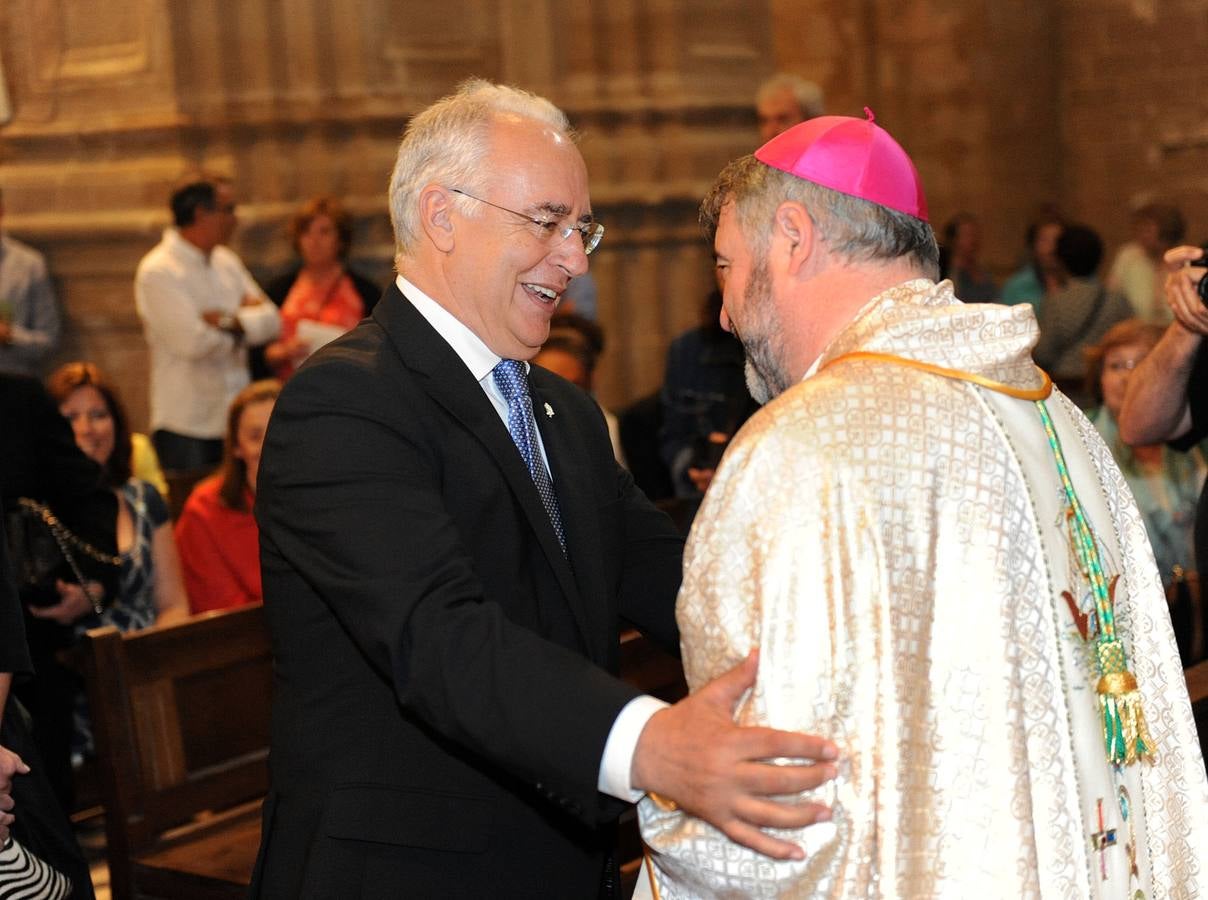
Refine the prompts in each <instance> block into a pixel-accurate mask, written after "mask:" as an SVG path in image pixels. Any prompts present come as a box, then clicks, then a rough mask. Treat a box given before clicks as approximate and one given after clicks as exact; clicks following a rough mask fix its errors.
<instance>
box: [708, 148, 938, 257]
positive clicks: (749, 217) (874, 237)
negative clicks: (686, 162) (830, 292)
mask: <svg viewBox="0 0 1208 900" xmlns="http://www.w3.org/2000/svg"><path fill="white" fill-rule="evenodd" d="M730 201H733V202H734V212H735V214H736V215H737V217H738V224H739V227H740V228H741V230H742V233H743V237H744V238H745V239H746V241H747V243H748V245H749V246H750V247H751V249H752V250H753V251H754V252H755V253H756V254H757V255H758V256H760V257H762V256H763V255H764V254H765V253H766V252H767V249H768V245H769V243H770V238H771V233H772V225H773V222H774V220H775V215H776V209H777V207H779V206H780V204H781V203H784V202H786V201H788V202H796V203H800V204H801V205H802V206H804V207H805V210H806V212H808V213H809V216H810V219H811V220H812V221H813V223H814V227H815V228H817V229H818V233H819V235H820V236H821V237H822V239H823V240H824V241H825V242H826V244H827V246H828V247H829V249H830V251H831V252H832V253H834V254H835V255H836V256H838V257H839V258H841V259H843V260H845V261H846V262H849V263H855V262H870V261H875V260H893V259H899V258H902V257H909V258H911V259H912V260H913V261H914V262H915V264H916V265H918V266H919V267H920V268H921V269H922V270H923V271H924V272H925V273H926V274H927V275H928V276H929V277H931V278H937V277H939V257H940V251H939V247H938V245H937V244H936V242H935V233H934V232H933V231H932V230H931V226H930V225H928V224H927V223H926V222H924V221H923V220H922V219H916V218H915V217H914V216H908V215H906V214H905V213H902V212H898V211H897V210H895V209H889V208H888V207H885V206H881V205H880V204H877V203H873V202H871V201H869V200H862V199H860V198H859V197H852V196H850V195H849V194H842V193H840V192H839V191H833V190H831V189H830V188H826V187H822V185H820V184H815V183H814V182H812V181H806V180H805V179H804V178H798V177H797V176H796V175H792V174H790V173H788V172H782V171H780V170H779V169H773V168H772V167H771V166H769V165H767V164H765V163H762V162H760V161H759V160H757V159H756V158H755V157H754V156H753V155H749V154H748V155H747V156H743V157H740V158H739V159H736V160H734V162H732V163H730V164H729V165H728V166H726V167H725V168H724V169H723V170H722V172H721V174H720V175H718V176H717V181H715V182H714V184H713V187H712V188H711V189H710V190H709V193H708V194H707V195H706V196H705V199H704V201H703V202H702V203H701V207H700V223H701V226H702V227H703V228H704V229H705V233H706V234H707V235H708V238H709V241H710V243H712V241H713V238H714V235H715V234H716V233H717V220H718V218H719V217H720V216H721V209H722V207H723V206H725V205H726V203H728V202H730Z"/></svg>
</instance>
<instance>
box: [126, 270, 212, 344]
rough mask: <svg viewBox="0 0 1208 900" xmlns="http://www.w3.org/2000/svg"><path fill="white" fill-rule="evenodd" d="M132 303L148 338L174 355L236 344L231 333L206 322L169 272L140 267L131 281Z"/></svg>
mask: <svg viewBox="0 0 1208 900" xmlns="http://www.w3.org/2000/svg"><path fill="white" fill-rule="evenodd" d="M134 303H135V306H136V307H137V308H138V314H139V316H140V317H142V320H143V324H144V325H145V326H146V328H147V336H148V338H150V339H151V340H152V341H153V342H154V343H156V344H159V345H161V346H163V347H165V348H166V349H167V350H168V351H169V352H170V353H172V354H173V355H175V356H181V357H184V358H185V359H202V358H204V357H206V356H209V355H210V354H211V353H214V352H216V351H229V350H231V349H232V348H233V347H234V345H235V339H234V338H233V337H232V336H231V335H229V334H227V333H225V332H223V331H220V330H219V329H217V328H213V327H211V326H210V325H207V324H206V322H205V321H204V320H203V319H202V318H201V316H200V315H199V314H198V312H197V310H196V309H195V308H194V306H193V302H192V300H191V299H190V298H189V296H188V294H186V293H185V292H184V291H183V290H181V287H180V284H179V280H178V279H177V278H176V277H175V276H174V275H173V274H172V273H170V272H165V271H157V270H155V269H151V270H144V271H140V272H139V273H138V275H137V277H136V278H135V281H134Z"/></svg>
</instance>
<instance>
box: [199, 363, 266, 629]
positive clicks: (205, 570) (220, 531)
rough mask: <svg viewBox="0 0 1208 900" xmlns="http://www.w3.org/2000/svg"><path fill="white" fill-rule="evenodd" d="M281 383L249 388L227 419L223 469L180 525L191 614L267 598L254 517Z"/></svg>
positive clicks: (205, 484)
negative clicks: (271, 417) (262, 451)
mask: <svg viewBox="0 0 1208 900" xmlns="http://www.w3.org/2000/svg"><path fill="white" fill-rule="evenodd" d="M280 392H281V383H280V382H279V381H275V380H273V379H267V380H265V381H256V382H253V383H252V384H249V385H248V386H247V387H245V388H244V389H243V390H242V391H240V392H239V394H238V395H237V396H236V397H235V399H234V401H233V402H232V403H231V409H230V412H229V413H228V415H227V431H226V443H225V446H224V449H223V456H222V468H220V469H219V470H218V472H217V474H215V475H211V476H210V477H209V478H207V479H205V480H204V481H202V482H200V483H199V484H198V485H197V487H195V488H194V489H193V493H192V494H190V495H189V499H188V501H187V502H186V503H185V507H184V510H183V511H182V512H181V514H180V519H179V520H178V521H177V523H176V545H177V548H178V549H179V550H180V562H181V568H182V569H183V570H184V576H185V588H186V589H187V591H188V594H189V611H190V612H193V613H199V612H205V611H206V610H211V609H228V608H230V607H233V606H243V605H244V604H248V603H259V602H261V600H262V595H261V591H260V534H259V531H258V530H257V528H256V519H255V518H254V517H253V516H252V504H253V503H254V502H255V499H256V472H257V470H258V469H259V467H260V448H261V447H262V446H263V445H264V431H265V428H267V427H268V418H269V415H270V414H271V413H272V411H273V404H274V403H276V401H277V395H278V394H279V393H280Z"/></svg>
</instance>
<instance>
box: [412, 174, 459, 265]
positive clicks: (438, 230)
mask: <svg viewBox="0 0 1208 900" xmlns="http://www.w3.org/2000/svg"><path fill="white" fill-rule="evenodd" d="M452 212H453V198H452V197H451V196H450V195H449V192H448V191H447V190H445V188H443V187H441V186H440V185H438V184H430V185H428V186H427V187H426V188H424V189H423V190H422V191H420V194H419V227H420V228H422V229H423V232H424V235H425V236H426V237H427V238H428V240H430V241H431V242H432V243H433V245H434V246H435V247H436V248H437V249H438V250H440V251H441V252H443V253H448V252H449V251H451V250H452V249H453V244H454V226H453V216H452Z"/></svg>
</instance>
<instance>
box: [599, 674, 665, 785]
mask: <svg viewBox="0 0 1208 900" xmlns="http://www.w3.org/2000/svg"><path fill="white" fill-rule="evenodd" d="M667 705H668V704H666V703H664V702H663V701H662V700H659V699H658V698H657V697H650V696H647V695H645V694H643V695H642V696H640V697H634V698H633V699H632V700H630V701H629V702H628V703H626V704H625V706H624V708H622V709H621V712H620V713H619V714H618V715H617V718H616V721H615V722H613V723H612V730H611V731H610V732H608V740H607V741H605V743H604V755H603V756H602V757H600V779H599V781H598V782H597V787H599V789H600V793H602V794H608V795H609V796H610V797H616V798H617V799H618V800H624V801H625V802H626V803H637V802H638V801H639V800H641V799H642V795H643V793H644V792H643V791H635V790H634V789H633V785H632V783H631V782H630V779H629V776H630V772H631V770H632V768H633V754H634V752H635V751H636V750H637V747H638V738H639V737H641V736H642V729H643V728H645V727H646V723H647V722H648V721H649V720H650V717H651V716H653V715H654V714H655V713H656V712H658V711H659V710H660V709H663V708H665V707H666V706H667Z"/></svg>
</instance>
